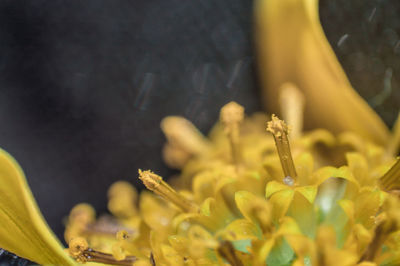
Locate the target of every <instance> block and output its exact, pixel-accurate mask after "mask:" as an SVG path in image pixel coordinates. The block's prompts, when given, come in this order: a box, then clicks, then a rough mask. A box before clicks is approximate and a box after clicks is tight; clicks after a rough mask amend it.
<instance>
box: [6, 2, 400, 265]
mask: <svg viewBox="0 0 400 266" xmlns="http://www.w3.org/2000/svg"><path fill="white" fill-rule="evenodd" d="M317 11H318V8H317V1H316V0H268V1H267V0H258V1H257V5H256V20H257V26H258V32H259V34H258V38H257V44H258V45H259V47H260V49H259V61H260V66H261V67H260V71H265V72H266V74H268V75H261V77H262V81H263V83H265V85H266V86H267V87H268V90H265V96H266V97H265V99H267V100H268V104H267V107H269V108H271V109H270V110H272V111H273V112H276V113H280V114H281V115H282V116H283V118H284V119H285V121H287V122H288V124H289V126H291V128H289V127H288V126H287V125H286V123H285V122H284V121H283V120H280V119H279V118H278V117H276V116H274V115H273V116H272V120H271V121H270V122H269V123H268V125H267V130H266V129H265V126H266V122H267V121H268V120H270V119H269V117H268V116H266V115H265V114H261V113H260V114H254V115H252V116H249V117H247V116H246V115H245V113H244V108H243V107H242V106H240V105H239V104H237V103H234V102H231V103H228V104H227V105H225V106H224V107H223V108H222V109H221V113H220V120H219V122H218V123H217V124H216V125H215V127H214V128H213V129H212V131H211V132H210V134H209V136H208V137H205V136H203V135H202V134H201V133H200V132H199V131H198V130H197V129H196V127H195V126H194V125H193V124H192V123H190V122H189V121H187V120H186V119H184V118H182V117H167V118H165V119H164V120H163V121H162V124H161V128H162V130H163V132H164V134H165V135H166V138H167V143H166V145H165V147H164V149H163V156H164V159H165V161H166V163H167V164H168V165H170V166H171V167H174V168H178V169H181V174H180V176H179V177H177V178H175V179H172V180H170V184H168V183H166V182H165V181H164V180H163V178H162V177H160V176H158V175H157V174H156V173H154V172H152V171H149V170H145V171H142V170H139V178H140V179H141V180H142V181H143V183H144V185H145V186H146V187H147V188H148V190H150V191H151V192H148V191H144V192H141V193H140V194H138V192H137V191H136V190H135V188H134V187H132V186H131V185H130V184H129V183H127V182H122V181H120V182H117V183H115V184H114V185H112V186H111V188H110V189H109V192H108V209H109V210H110V212H111V214H112V216H101V217H96V213H95V211H94V209H93V208H92V207H91V206H90V205H88V204H79V205H77V206H75V207H74V208H73V209H72V210H71V212H70V215H69V217H68V221H67V226H66V231H65V240H66V242H67V243H68V244H69V249H68V250H67V251H65V250H64V249H63V247H62V246H61V244H60V243H59V241H58V240H57V239H56V238H55V237H54V235H53V234H52V232H51V231H50V229H49V228H48V226H47V225H46V223H45V221H44V220H43V218H42V216H41V215H40V212H39V210H38V208H37V206H36V204H35V201H34V199H33V197H32V195H31V193H30V190H29V188H28V186H27V183H26V181H25V177H24V175H23V173H22V170H21V169H20V167H19V166H18V164H17V163H16V161H15V160H14V159H13V158H12V157H11V156H10V155H8V154H7V153H6V152H4V151H2V150H0V185H1V186H0V192H1V193H0V221H1V223H2V227H1V228H0V247H2V248H5V249H7V250H9V251H11V252H14V253H16V254H18V255H20V256H22V257H25V258H27V259H30V260H32V261H35V262H37V263H40V264H54V265H73V264H75V263H77V262H79V263H86V262H88V263H91V262H98V263H106V264H114V265H132V264H133V265H265V264H268V265H357V264H358V265H376V264H382V265H396V264H399V262H400V241H399V239H400V211H399V208H400V200H399V194H400V193H399V190H400V160H397V161H396V160H395V158H394V156H395V155H396V154H397V152H398V148H399V142H400V120H399V121H398V122H397V123H396V126H395V128H394V131H393V133H389V131H388V129H387V128H386V127H385V126H384V124H383V123H382V121H381V120H380V119H379V117H378V116H377V115H376V114H375V113H374V112H373V111H372V109H370V108H369V107H368V105H367V104H366V103H365V102H364V101H363V100H362V99H361V98H360V97H359V96H358V95H357V93H356V92H355V91H354V90H353V89H352V88H351V86H350V84H349V82H348V80H347V78H346V76H345V74H344V73H343V70H342V69H341V68H340V65H339V64H338V62H337V60H336V58H335V56H334V54H333V52H332V50H331V48H330V47H329V45H328V42H327V41H326V39H325V37H324V35H323V32H322V28H321V25H320V24H319V21H318V12H317ZM314 71H315V72H316V73H314ZM303 112H304V114H305V116H304V117H303ZM303 122H304V125H305V128H306V129H313V130H312V131H308V132H306V131H303ZM316 127H318V128H320V129H316ZM321 128H322V129H321ZM267 131H268V132H267ZM72 258H73V259H74V260H73V259H72Z"/></svg>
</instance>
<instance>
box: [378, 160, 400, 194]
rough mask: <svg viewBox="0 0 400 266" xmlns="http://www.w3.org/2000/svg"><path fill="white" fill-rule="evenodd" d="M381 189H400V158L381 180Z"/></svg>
mask: <svg viewBox="0 0 400 266" xmlns="http://www.w3.org/2000/svg"><path fill="white" fill-rule="evenodd" d="M379 183H380V187H381V189H383V190H385V191H391V190H398V189H400V159H397V161H396V163H395V164H394V165H393V166H392V168H390V169H389V171H387V172H386V174H385V175H384V176H383V177H381V179H380V180H379Z"/></svg>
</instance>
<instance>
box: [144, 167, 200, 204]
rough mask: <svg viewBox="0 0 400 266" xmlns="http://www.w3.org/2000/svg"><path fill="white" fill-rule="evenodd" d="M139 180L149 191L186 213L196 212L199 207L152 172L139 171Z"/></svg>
mask: <svg viewBox="0 0 400 266" xmlns="http://www.w3.org/2000/svg"><path fill="white" fill-rule="evenodd" d="M139 179H140V180H141V181H142V182H143V184H144V185H145V186H146V188H147V189H149V190H151V191H153V192H154V193H156V194H157V195H160V196H161V197H163V198H164V199H165V200H167V201H169V202H172V203H173V204H175V205H176V206H177V207H179V208H180V209H182V210H183V211H185V212H196V211H197V210H198V206H197V205H196V204H195V203H193V202H191V201H189V200H187V199H186V198H184V197H183V196H182V195H180V194H179V193H178V192H176V191H175V190H174V189H173V188H172V187H170V186H169V185H168V184H167V183H166V182H164V181H163V180H162V177H161V176H159V175H157V174H155V173H153V172H152V171H150V170H147V171H142V170H140V169H139Z"/></svg>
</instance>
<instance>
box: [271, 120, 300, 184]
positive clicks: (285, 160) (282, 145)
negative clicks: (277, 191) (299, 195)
mask: <svg viewBox="0 0 400 266" xmlns="http://www.w3.org/2000/svg"><path fill="white" fill-rule="evenodd" d="M267 131H268V132H270V133H272V135H273V136H274V139H275V144H276V149H277V150H278V155H279V158H280V160H281V165H282V169H283V173H284V174H285V178H284V180H287V181H289V180H290V179H293V181H294V182H295V181H296V177H297V173H296V168H295V166H294V163H293V158H292V153H291V152H290V145H289V139H288V131H289V130H288V126H287V125H286V123H285V122H284V121H283V120H280V119H279V118H278V117H277V116H276V115H272V121H269V122H268V124H267ZM290 183H291V182H290Z"/></svg>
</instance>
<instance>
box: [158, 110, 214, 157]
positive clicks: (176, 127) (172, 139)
mask: <svg viewBox="0 0 400 266" xmlns="http://www.w3.org/2000/svg"><path fill="white" fill-rule="evenodd" d="M161 130H162V131H163V132H164V134H165V137H166V138H167V140H168V143H170V144H171V145H172V146H175V147H179V148H180V149H182V150H184V151H186V152H187V153H189V154H198V153H202V152H204V151H205V150H207V149H208V147H209V145H210V144H209V141H208V140H207V139H206V137H204V136H203V134H201V132H200V131H199V130H198V129H197V128H196V127H195V126H194V125H193V124H192V122H190V121H189V120H187V119H185V118H183V117H179V116H167V117H166V118H164V119H163V120H162V121H161Z"/></svg>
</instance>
